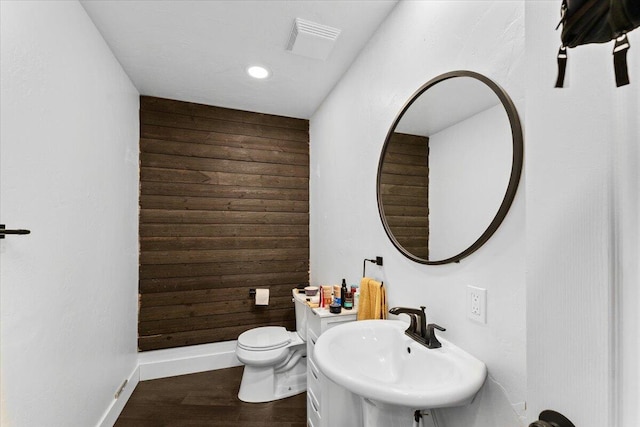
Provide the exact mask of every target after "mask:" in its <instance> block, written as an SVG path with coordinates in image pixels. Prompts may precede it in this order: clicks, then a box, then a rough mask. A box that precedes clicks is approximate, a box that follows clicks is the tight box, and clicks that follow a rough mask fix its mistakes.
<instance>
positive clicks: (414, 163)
mask: <svg viewBox="0 0 640 427" xmlns="http://www.w3.org/2000/svg"><path fill="white" fill-rule="evenodd" d="M381 172H382V173H381V176H380V191H381V199H382V204H383V206H384V213H385V217H386V219H387V224H388V225H389V228H390V229H391V230H392V232H393V235H394V237H395V239H396V240H397V242H398V243H399V244H400V245H401V246H402V247H403V248H405V249H406V250H407V251H409V252H411V253H412V254H414V255H416V256H418V257H420V258H423V259H429V138H428V137H425V136H417V135H408V134H403V133H393V135H392V136H391V139H390V140H389V143H388V145H387V148H386V151H385V155H384V162H383V166H382V171H381Z"/></svg>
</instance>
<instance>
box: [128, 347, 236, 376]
mask: <svg viewBox="0 0 640 427" xmlns="http://www.w3.org/2000/svg"><path fill="white" fill-rule="evenodd" d="M241 365H242V363H241V362H240V361H239V360H238V358H237V357H236V341H235V340H234V341H224V342H218V343H213V344H201V345H193V346H188V347H178V348H170V349H166V350H154V351H145V352H142V353H140V354H139V355H138V367H139V368H140V381H146V380H153V379H157V378H166V377H173V376H176V375H186V374H193V373H196V372H204V371H213V370H216V369H225V368H231V367H234V366H241Z"/></svg>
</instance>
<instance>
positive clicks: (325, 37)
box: [287, 18, 340, 60]
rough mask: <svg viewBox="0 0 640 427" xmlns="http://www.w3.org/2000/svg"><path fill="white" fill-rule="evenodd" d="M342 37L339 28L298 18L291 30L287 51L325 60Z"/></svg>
mask: <svg viewBox="0 0 640 427" xmlns="http://www.w3.org/2000/svg"><path fill="white" fill-rule="evenodd" d="M339 35H340V30H339V29H337V28H332V27H328V26H326V25H322V24H316V23H315V22H311V21H305V20H304V19H300V18H296V20H295V21H294V23H293V28H292V29H291V36H290V37H289V43H287V50H290V51H291V52H292V53H295V54H296V55H301V56H306V57H307V58H314V59H322V60H325V59H327V58H328V57H329V54H330V53H331V50H332V49H333V45H334V43H335V41H336V39H337V38H338V36H339Z"/></svg>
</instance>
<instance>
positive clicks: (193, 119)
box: [138, 96, 309, 351]
mask: <svg viewBox="0 0 640 427" xmlns="http://www.w3.org/2000/svg"><path fill="white" fill-rule="evenodd" d="M308 280H309V122H308V121H307V120H301V119H293V118H286V117H279V116H271V115H266V114H258V113H250V112H244V111H238V110H230V109H225V108H219V107H211V106H205V105H200V104H192V103H186V102H179V101H172V100H167V99H160V98H153V97H147V96H142V97H141V99H140V287H139V290H140V315H139V327H138V331H139V339H138V343H139V348H140V350H142V351H145V350H154V349H161V348H168V347H178V346H184V345H192V344H202V343H211V342H217V341H227V340H234V339H236V338H237V337H238V335H239V334H240V333H242V332H244V331H245V330H248V329H250V328H254V327H256V326H265V325H280V326H285V327H286V328H288V329H290V330H293V329H294V328H295V315H294V309H293V304H292V302H291V289H292V288H293V287H295V286H297V285H298V284H306V283H307V282H308ZM261 287H268V288H269V289H270V294H271V298H270V305H269V306H267V307H256V306H255V305H254V300H253V299H251V298H249V289H250V288H261Z"/></svg>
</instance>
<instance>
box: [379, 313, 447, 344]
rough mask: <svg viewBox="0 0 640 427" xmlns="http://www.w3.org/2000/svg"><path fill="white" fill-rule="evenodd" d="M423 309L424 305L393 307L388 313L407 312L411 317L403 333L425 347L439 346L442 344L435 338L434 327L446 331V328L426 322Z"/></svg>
mask: <svg viewBox="0 0 640 427" xmlns="http://www.w3.org/2000/svg"><path fill="white" fill-rule="evenodd" d="M424 309H425V307H424V306H420V309H417V308H408V307H393V308H392V309H391V310H389V313H391V314H401V313H404V314H408V315H409V317H410V318H411V324H410V325H409V327H408V328H407V330H406V331H404V333H405V334H407V335H408V336H409V337H411V338H412V339H413V340H415V341H417V342H419V343H420V344H422V345H424V346H425V347H427V348H440V347H442V344H441V343H440V341H438V338H436V332H435V329H437V330H439V331H446V329H445V328H443V327H442V326H440V325H436V324H435V323H429V324H427V315H426V313H425V312H424Z"/></svg>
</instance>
